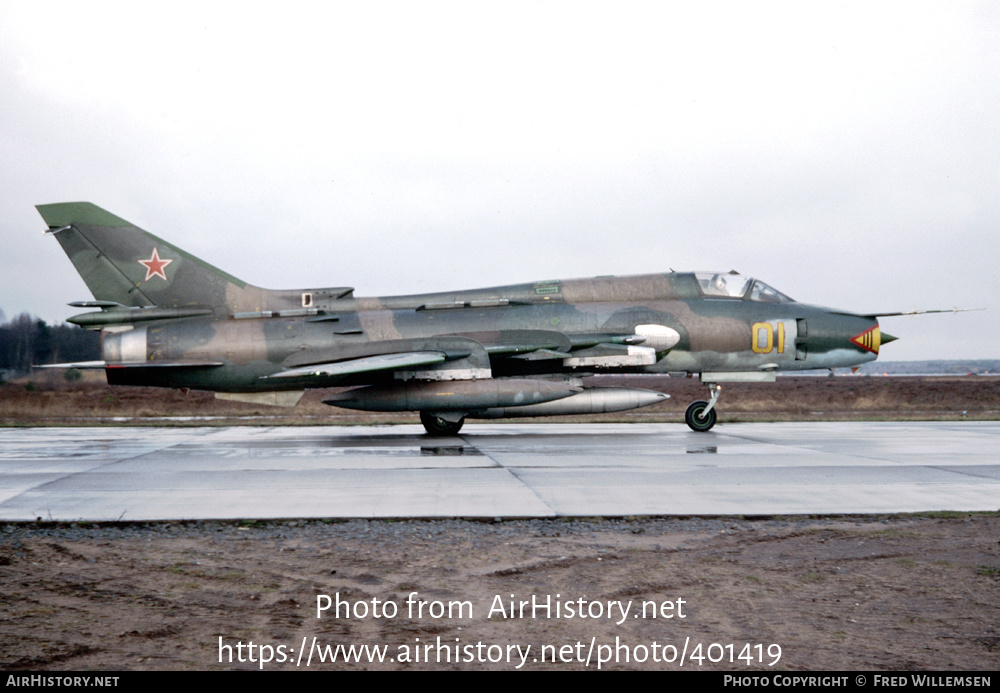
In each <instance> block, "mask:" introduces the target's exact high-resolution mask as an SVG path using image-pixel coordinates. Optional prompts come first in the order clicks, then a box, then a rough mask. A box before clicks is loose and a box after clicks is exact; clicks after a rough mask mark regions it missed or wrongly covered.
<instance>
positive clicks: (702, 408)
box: [684, 383, 722, 433]
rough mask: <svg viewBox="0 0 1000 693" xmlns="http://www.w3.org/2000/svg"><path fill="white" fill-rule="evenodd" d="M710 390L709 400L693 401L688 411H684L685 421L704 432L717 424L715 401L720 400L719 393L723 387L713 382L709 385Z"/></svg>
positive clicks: (693, 428)
mask: <svg viewBox="0 0 1000 693" xmlns="http://www.w3.org/2000/svg"><path fill="white" fill-rule="evenodd" d="M708 391H709V393H710V394H711V397H710V399H709V401H707V402H705V401H704V400H701V401H698V402H692V403H691V405H690V406H689V407H688V408H687V411H686V412H684V422H685V423H686V424H687V425H688V427H690V429H691V430H692V431H698V432H699V433H704V432H705V431H708V430H709V429H711V428H712V426H714V425H715V421H716V418H717V414H716V410H715V403H716V402H718V401H719V393H720V392H722V388H721V387H720V386H718V385H716V384H714V383H712V384H710V385H709V386H708Z"/></svg>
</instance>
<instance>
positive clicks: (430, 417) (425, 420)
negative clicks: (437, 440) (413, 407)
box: [420, 411, 465, 436]
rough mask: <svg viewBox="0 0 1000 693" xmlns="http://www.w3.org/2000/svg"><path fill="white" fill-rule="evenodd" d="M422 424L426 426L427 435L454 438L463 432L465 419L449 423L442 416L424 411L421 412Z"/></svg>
mask: <svg viewBox="0 0 1000 693" xmlns="http://www.w3.org/2000/svg"><path fill="white" fill-rule="evenodd" d="M420 423H422V424H423V425H424V429H426V431H427V435H430V436H453V435H455V434H456V433H458V432H459V431H461V430H462V424H464V423H465V417H464V416H463V417H462V418H461V419H459V420H458V421H447V420H446V419H442V418H441V417H440V416H435V415H434V414H431V413H430V412H427V411H422V412H420Z"/></svg>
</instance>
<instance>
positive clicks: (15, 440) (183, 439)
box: [0, 422, 1000, 521]
mask: <svg viewBox="0 0 1000 693" xmlns="http://www.w3.org/2000/svg"><path fill="white" fill-rule="evenodd" d="M998 451H1000V422H947V423H945V422H916V423H899V422H892V423H868V422H865V423H773V424H758V423H753V424H722V425H719V426H718V427H717V428H716V429H715V430H713V431H712V432H710V433H694V432H691V431H689V430H688V429H687V428H686V427H685V426H683V425H678V424H552V423H543V424H475V423H473V424H468V425H466V427H465V429H463V431H462V434H461V435H459V436H455V437H450V438H429V437H427V436H425V435H423V429H422V428H420V427H418V426H365V427H361V426H355V427H341V426H328V427H305V428H303V427H284V428H249V427H248V428H238V427H237V428H209V427H205V428H30V429H0V520H34V519H36V518H42V519H44V520H50V519H51V520H88V521H107V520H118V519H122V520H162V519H240V518H255V519H264V518H300V517H330V518H343V517H487V518H492V517H554V516H598V515H613V516H621V515H649V514H652V515H689V514H690V515H719V514H723V515H728V514H743V515H757V514H796V513H819V514H828V513H891V512H917V511H927V510H997V509H998V507H1000V452H998Z"/></svg>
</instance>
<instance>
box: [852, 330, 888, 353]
mask: <svg viewBox="0 0 1000 693" xmlns="http://www.w3.org/2000/svg"><path fill="white" fill-rule="evenodd" d="M881 343H882V331H881V330H880V329H879V327H878V325H875V326H874V327H870V328H868V329H867V330H865V331H864V332H862V333H861V334H857V335H854V336H853V337H851V344H854V345H855V346H859V347H861V348H862V349H864V350H865V351H870V352H872V353H873V354H877V353H878V348H879V345H880V344H881Z"/></svg>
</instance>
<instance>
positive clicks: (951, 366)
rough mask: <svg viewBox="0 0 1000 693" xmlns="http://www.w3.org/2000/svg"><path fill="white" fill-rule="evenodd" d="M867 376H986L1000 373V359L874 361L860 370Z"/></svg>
mask: <svg viewBox="0 0 1000 693" xmlns="http://www.w3.org/2000/svg"><path fill="white" fill-rule="evenodd" d="M860 372H861V373H862V374H866V375H882V374H883V373H889V374H890V375H968V374H970V373H972V374H975V375H985V374H987V373H1000V359H975V360H974V359H968V360H960V359H955V360H950V361H949V360H944V359H939V360H931V361H872V362H871V363H866V364H865V365H863V366H862V367H861V368H860Z"/></svg>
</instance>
